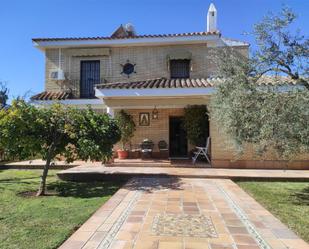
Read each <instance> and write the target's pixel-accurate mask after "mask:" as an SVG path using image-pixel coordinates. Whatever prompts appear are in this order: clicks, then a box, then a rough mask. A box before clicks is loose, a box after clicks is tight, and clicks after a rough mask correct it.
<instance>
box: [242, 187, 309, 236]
mask: <svg viewBox="0 0 309 249" xmlns="http://www.w3.org/2000/svg"><path fill="white" fill-rule="evenodd" d="M237 184H238V185H240V186H241V187H242V188H243V189H244V190H245V191H246V192H248V193H249V194H250V195H251V196H253V197H254V198H255V199H256V200H257V201H258V202H259V203H261V204H262V205H263V206H264V207H265V208H266V209H268V210H269V211H270V212H271V213H272V214H274V215H275V216H276V217H277V218H278V219H280V220H281V221H282V222H283V223H285V224H286V225H287V226H288V227H289V228H290V229H291V230H293V231H294V232H295V233H297V234H298V236H300V237H301V238H302V239H304V240H305V241H307V242H309V218H308V217H309V182H284V181H283V182H260V181H239V182H237Z"/></svg>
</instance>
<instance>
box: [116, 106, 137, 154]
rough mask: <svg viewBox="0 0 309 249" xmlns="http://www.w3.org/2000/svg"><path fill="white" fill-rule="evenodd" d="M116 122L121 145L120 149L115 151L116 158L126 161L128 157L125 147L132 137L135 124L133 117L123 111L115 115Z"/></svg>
mask: <svg viewBox="0 0 309 249" xmlns="http://www.w3.org/2000/svg"><path fill="white" fill-rule="evenodd" d="M116 120H117V123H118V127H119V129H120V131H121V138H120V142H121V145H122V148H121V149H119V150H117V154H118V158H119V159H126V158H128V156H129V152H128V150H127V149H126V145H127V143H129V142H130V140H131V138H132V137H133V135H134V131H135V123H134V120H133V117H132V116H131V115H130V114H128V113H126V112H125V111H124V110H121V111H120V112H118V113H117V114H116Z"/></svg>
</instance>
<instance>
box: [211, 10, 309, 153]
mask: <svg viewBox="0 0 309 249" xmlns="http://www.w3.org/2000/svg"><path fill="white" fill-rule="evenodd" d="M295 17H296V16H295V14H294V13H293V12H292V11H291V10H289V9H287V8H284V9H283V10H282V12H281V13H280V14H279V15H273V14H270V15H268V16H266V17H265V18H264V20H263V21H262V22H261V23H258V24H256V25H255V26H254V32H253V34H254V35H255V38H256V41H257V45H258V49H257V51H256V52H255V53H254V54H253V55H252V56H251V58H245V57H243V56H242V55H240V54H239V53H238V52H237V51H235V50H234V49H229V48H224V49H221V50H220V52H218V51H216V52H215V55H214V57H215V60H214V62H215V63H216V64H217V67H218V75H219V76H220V77H222V80H221V81H220V82H219V83H218V84H217V86H216V93H215V94H214V96H213V97H212V100H211V113H212V118H213V119H215V120H216V121H217V122H218V123H219V126H220V127H221V128H222V129H223V130H224V131H225V133H226V134H228V135H229V136H230V137H231V138H232V140H233V141H234V143H235V146H236V148H238V149H239V152H242V151H243V148H244V147H245V145H246V144H251V145H253V146H254V148H255V149H256V153H257V154H258V155H265V154H266V153H268V152H270V151H272V152H275V154H276V155H277V156H278V157H280V158H286V159H293V158H294V157H295V155H297V154H299V153H308V151H309V125H308V124H309V88H308V59H309V58H308V57H309V41H308V39H305V38H304V37H303V36H301V35H299V32H298V33H297V34H296V35H292V34H291V33H290V32H289V31H288V28H289V26H290V25H291V24H292V22H293V21H294V20H295ZM266 80H267V81H269V80H271V81H273V82H274V83H275V84H274V85H273V84H268V85H267V84H266V82H265V81H266ZM283 81H284V82H291V83H293V84H295V85H292V84H288V87H285V88H284V87H282V86H281V84H283V83H284V82H283Z"/></svg>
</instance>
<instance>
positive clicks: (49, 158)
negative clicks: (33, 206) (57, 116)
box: [36, 146, 54, 196]
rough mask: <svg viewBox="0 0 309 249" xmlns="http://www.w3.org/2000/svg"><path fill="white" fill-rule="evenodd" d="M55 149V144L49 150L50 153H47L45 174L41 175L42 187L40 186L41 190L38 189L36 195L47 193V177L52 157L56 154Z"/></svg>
mask: <svg viewBox="0 0 309 249" xmlns="http://www.w3.org/2000/svg"><path fill="white" fill-rule="evenodd" d="M53 151H54V146H51V147H50V148H49V150H48V154H47V158H46V164H45V166H44V170H43V175H42V176H41V182H40V187H39V190H38V192H37V194H36V196H42V195H45V190H46V178H47V174H48V170H49V166H50V162H51V159H52V155H53V154H54V153H53Z"/></svg>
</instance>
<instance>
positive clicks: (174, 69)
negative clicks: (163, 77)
mask: <svg viewBox="0 0 309 249" xmlns="http://www.w3.org/2000/svg"><path fill="white" fill-rule="evenodd" d="M170 72H171V78H172V79H176V78H190V60H188V59H184V60H170Z"/></svg>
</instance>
